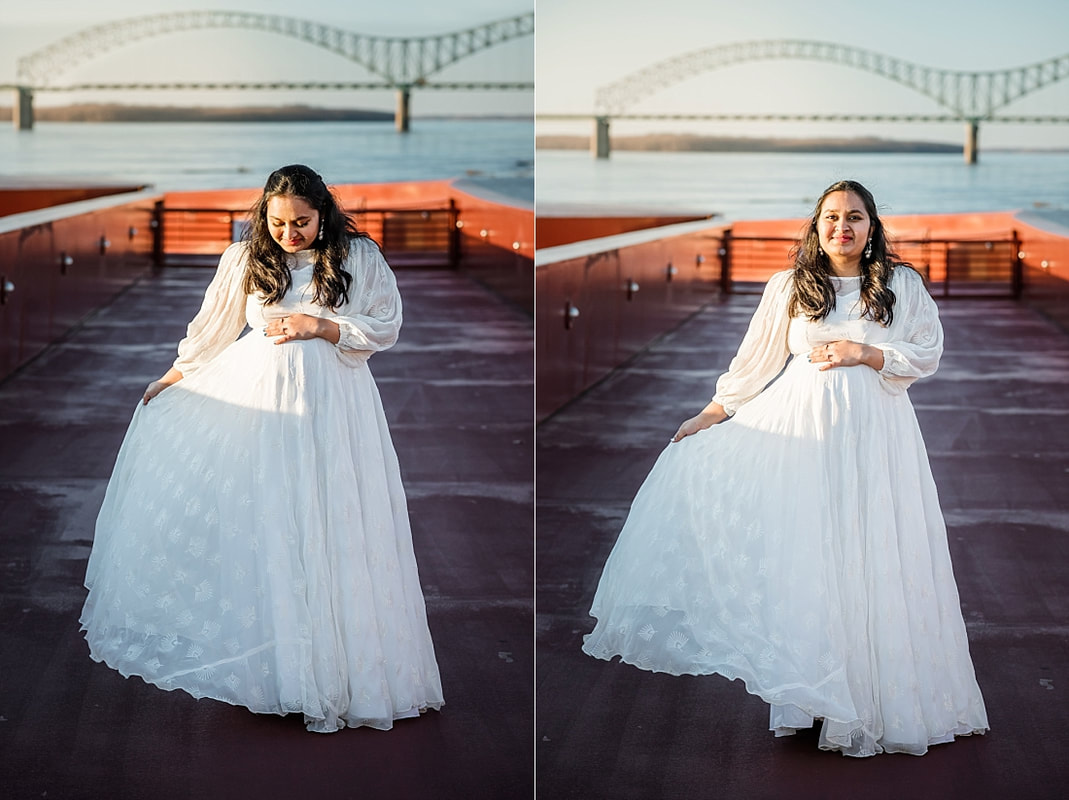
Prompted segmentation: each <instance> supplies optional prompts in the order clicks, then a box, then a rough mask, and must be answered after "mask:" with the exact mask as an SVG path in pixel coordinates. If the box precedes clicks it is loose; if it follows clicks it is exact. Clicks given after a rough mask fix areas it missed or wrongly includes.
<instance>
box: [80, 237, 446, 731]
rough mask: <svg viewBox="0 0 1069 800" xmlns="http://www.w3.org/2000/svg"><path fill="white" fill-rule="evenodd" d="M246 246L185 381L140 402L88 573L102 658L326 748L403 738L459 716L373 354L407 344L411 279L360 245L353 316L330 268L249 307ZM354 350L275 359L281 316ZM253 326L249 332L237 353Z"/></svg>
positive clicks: (194, 332)
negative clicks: (291, 718) (311, 323)
mask: <svg viewBox="0 0 1069 800" xmlns="http://www.w3.org/2000/svg"><path fill="white" fill-rule="evenodd" d="M246 260H247V251H246V245H245V244H244V243H238V244H234V245H232V246H231V247H229V248H228V249H227V250H226V252H225V253H224V254H223V256H222V258H221V260H220V263H219V268H218V271H217V273H216V275H215V278H214V279H213V280H212V282H211V285H210V286H209V287H208V290H207V292H206V294H205V298H204V304H203V306H202V308H201V310H200V312H199V313H198V314H197V316H196V318H195V319H194V320H193V321H192V322H191V323H190V325H189V328H188V334H187V336H186V338H185V339H184V340H183V341H182V342H181V344H180V345H179V350H178V352H179V355H178V359H177V361H175V367H176V368H177V369H178V370H179V371H180V372H181V373H182V374H183V375H184V378H183V379H182V380H181V381H179V382H178V383H176V384H174V385H173V386H171V387H169V388H167V389H165V390H164V391H163V392H161V393H160V394H159V395H158V396H157V397H155V398H154V399H153V400H152V401H151V402H149V403H148V405H145V406H142V405H141V404H140V403H139V404H138V406H137V409H136V411H135V412H134V416H133V420H132V422H131V423H130V428H129V430H128V431H127V434H126V438H125V440H124V441H123V444H122V448H121V450H120V451H119V455H118V459H117V461H116V464H115V469H114V472H113V474H112V476H111V481H110V483H109V484H108V489H107V494H106V497H105V500H104V504H103V507H102V508H101V510H100V515H99V517H98V519H97V526H96V537H95V540H94V543H93V551H92V555H91V556H90V559H89V566H88V571H87V575H86V586H87V587H88V588H89V596H88V599H87V600H86V602H85V607H84V609H83V611H82V616H81V623H82V629H83V630H84V631H85V633H86V639H87V641H88V643H89V647H90V651H91V654H92V657H93V659H94V660H97V661H104V662H105V663H107V664H108V665H109V666H111V667H113V668H114V669H116V670H118V671H119V672H120V673H121V674H122V675H124V676H130V675H138V676H140V677H141V678H143V679H144V680H145V681H147V682H149V683H152V684H155V685H156V686H159V687H160V688H162V689H168V690H170V689H182V690H184V691H186V692H188V693H190V694H191V695H193V696H194V697H197V698H200V697H209V698H214V699H216V700H222V701H225V702H228V703H232V704H235V705H240V706H245V707H247V708H248V709H250V710H251V711H255V712H259V713H273V714H288V713H301V714H303V715H304V719H305V723H306V725H307V727H308V729H309V730H312V731H318V732H332V731H335V730H338V729H339V728H343V727H345V726H350V727H356V726H360V725H366V726H370V727H374V728H381V729H388V728H390V727H392V725H393V721H394V720H395V719H400V718H404V717H411V716H417V715H418V714H419V712H420V711H422V710H426V709H428V708H432V709H437V708H440V707H441V705H442V702H443V701H442V689H441V683H440V679H439V675H438V668H437V665H436V662H435V657H434V649H433V646H432V643H431V637H430V632H429V630H428V627H427V619H426V612H425V608H424V601H423V594H422V591H421V589H420V584H419V577H418V575H417V572H416V561H415V555H414V553H413V550H412V537H411V531H410V528H409V521H408V511H407V506H406V501H405V495H404V490H403V488H402V486H401V479H400V471H399V468H398V463H397V458H396V455H395V453H394V449H393V445H392V443H391V440H390V434H389V430H388V429H387V426H386V419H385V416H384V414H383V409H382V404H381V402H380V400H379V395H378V390H377V389H376V387H375V382H374V380H373V379H372V376H371V372H370V371H369V370H368V366H367V360H368V357H369V356H370V355H371V353H372V352H375V351H379V350H384V349H386V348H388V347H390V346H391V345H392V344H393V343H394V342H395V341H396V339H397V334H398V330H399V328H400V326H401V303H400V297H399V295H398V293H397V287H396V283H395V282H394V277H393V273H392V272H391V271H390V269H389V267H388V266H387V264H386V262H385V260H384V259H383V257H382V254H381V253H380V251H379V249H378V247H376V246H375V244H374V243H372V242H370V241H369V240H367V239H362V238H358V239H354V240H353V241H352V247H351V252H350V257H349V259H348V262H347V264H346V265H345V269H346V270H347V271H348V272H349V273H350V274H351V275H352V276H353V282H352V285H351V287H350V289H349V302H348V303H346V304H344V305H343V306H342V307H340V308H338V309H335V310H331V309H328V308H324V307H323V306H320V305H316V304H314V303H313V302H312V297H313V287H312V254H311V252H309V251H302V252H300V253H297V254H296V255H294V256H291V257H290V265H291V275H292V282H293V285H292V287H291V289H290V290H289V292H287V294H286V296H285V298H284V299H283V300H282V302H280V303H277V304H274V305H264V304H263V303H262V302H261V300H260V299H259V298H258V296H257V295H249V296H246V295H245V293H244V290H243V288H242V279H243V275H244V271H245V265H246ZM291 314H309V315H313V316H318V317H325V318H328V319H331V320H333V321H334V322H336V323H337V324H338V326H339V328H340V331H341V339H340V341H339V342H338V344H337V345H336V346H335V345H333V344H331V343H330V342H328V341H326V340H324V339H318V338H317V339H312V340H308V341H292V342H287V343H284V344H280V345H276V344H274V341H275V338H277V337H265V336H264V334H263V329H264V326H265V325H266V324H267V321H268V320H269V319H272V318H277V317H282V316H288V315H291ZM246 323H247V324H248V325H249V326H250V327H251V329H252V330H251V331H250V332H249V333H248V334H247V335H245V336H243V337H241V338H237V337H238V336H239V334H240V333H241V332H242V330H243V329H244V328H245V325H246Z"/></svg>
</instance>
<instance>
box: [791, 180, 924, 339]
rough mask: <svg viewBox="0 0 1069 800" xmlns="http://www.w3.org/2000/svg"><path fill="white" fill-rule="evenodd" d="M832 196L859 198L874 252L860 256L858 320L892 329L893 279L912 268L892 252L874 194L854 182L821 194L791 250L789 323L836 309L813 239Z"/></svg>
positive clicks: (823, 257) (827, 265) (825, 264)
mask: <svg viewBox="0 0 1069 800" xmlns="http://www.w3.org/2000/svg"><path fill="white" fill-rule="evenodd" d="M832 192H853V193H854V194H855V195H857V196H858V197H860V198H861V202H862V203H863V204H864V206H865V211H866V213H868V215H869V221H870V224H871V228H870V229H869V235H870V236H871V237H872V250H871V253H870V254H869V255H864V254H863V255H862V256H861V287H860V288H861V315H862V317H868V318H869V319H871V320H873V321H874V322H879V323H880V324H881V325H884V326H887V325H890V324H891V322H892V320H894V316H895V313H894V308H895V293H894V292H893V291H891V276H892V275H893V274H894V271H895V270H896V269H898V268H899V267H905V268H907V269H912V268H913V265H912V264H909V263H908V262H905V261H902V259H900V258H899V257H898V255H897V254H896V253H895V252H894V250H893V249H892V248H891V244H890V242H889V241H888V240H887V234H886V232H885V230H884V227H883V221H882V220H881V219H880V215H879V213H878V212H877V210H876V201H875V199H873V197H872V193H871V192H870V191H869V190H868V189H866V188H865V187H864V186H862V185H861V184H860V183H858V182H857V181H837V182H836V183H833V184H832V185H831V186H829V187H828V188H827V189H825V190H824V193H823V194H822V195H821V196H820V199H819V200H817V205H816V208H814V209H813V215H812V216H811V217H810V218H809V221H808V222H807V223H806V226H805V228H804V229H803V231H802V235H801V239H800V241H799V243H798V244H797V245H795V247H794V248H793V249H792V250H791V257H792V259H793V260H794V289H793V290H792V292H791V300H790V305H789V307H788V308H789V311H790V314H791V316H792V317H794V316H799V315H804V316H806V317H808V318H809V319H811V320H819V319H824V317H826V316H828V314H829V313H831V311H832V309H834V308H835V287H834V286H833V285H832V281H831V278H832V275H834V272H833V270H832V268H831V262H830V261H829V259H828V256H827V254H826V253H825V252H824V250H823V249H821V247H820V238H819V236H818V235H817V223H818V221H819V220H820V212H821V208H822V207H823V205H824V200H825V199H826V198H827V197H828V195H829V194H831V193H832Z"/></svg>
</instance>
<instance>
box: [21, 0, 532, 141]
mask: <svg viewBox="0 0 1069 800" xmlns="http://www.w3.org/2000/svg"><path fill="white" fill-rule="evenodd" d="M217 28H240V29H243V30H258V31H264V32H268V33H275V34H279V35H282V36H287V37H290V38H293V39H298V40H300V41H302V42H306V43H308V44H311V45H314V46H316V47H320V48H322V49H324V50H328V51H329V52H331V53H334V54H336V55H339V56H341V57H343V58H345V59H348V60H349V61H352V62H354V63H356V64H359V65H360V66H361V67H363V68H364V69H366V70H367V71H368V72H370V73H371V74H372V75H374V76H376V77H377V78H378V79H379V80H378V81H377V82H376V81H347V82H346V81H343V82H327V81H305V82H283V81H268V82H259V83H251V82H247V81H242V82H237V81H219V82H188V81H187V82H182V81H175V82H166V83H145V82H140V83H138V82H130V83H114V82H112V83H80V84H69V85H57V84H56V83H55V79H56V78H57V76H59V75H62V74H63V73H65V72H68V71H70V70H71V69H73V68H74V67H76V66H78V65H79V64H82V63H84V62H85V61H88V60H91V59H93V58H96V57H97V56H99V55H101V54H102V53H105V52H107V51H109V50H114V49H116V48H118V47H123V46H125V45H127V44H130V43H131V42H136V41H140V40H142V39H147V38H150V37H155V36H163V35H166V34H171V33H180V32H184V31H193V30H204V29H217ZM533 34H534V13H533V12H532V13H527V14H521V15H519V16H514V17H508V18H506V19H500V20H495V21H493V22H488V23H486V24H483V25H478V26H476V27H472V28H465V29H463V30H458V31H453V32H451V33H443V34H439V35H436V36H420V37H398V36H367V35H364V34H360V33H354V32H353V31H347V30H343V29H341V28H335V27H332V26H329V25H323V24H321V23H317V22H312V21H310V20H307V19H297V18H294V17H284V16H279V15H275V14H257V13H253V12H245V11H181V12H173V13H166V14H149V15H146V16H141V17H132V18H129V19H123V20H116V21H113V22H107V23H103V24H101V25H96V26H94V27H91V28H86V29H85V30H82V31H79V32H77V33H74V34H72V35H70V36H67V37H65V38H63V39H60V40H58V41H56V42H53V43H52V44H50V45H48V46H47V47H44V48H42V49H41V50H38V51H36V52H34V53H31V54H30V55H28V56H25V57H23V58H20V59H19V61H18V65H17V75H18V82H19V86H17V87H15V88H16V90H17V92H18V95H19V97H18V100H17V102H16V108H17V109H18V111H17V113H16V117H17V118H16V126H17V127H20V128H30V127H32V125H33V108H32V96H33V93H34V92H40V91H84V90H94V89H122V90H125V89H150V90H159V89H393V90H396V91H397V95H398V98H397V117H396V119H397V128H398V130H400V131H406V130H408V124H409V96H410V93H411V90H412V89H413V88H419V89H436V90H499V91H500V90H521V91H523V90H533V89H534V83H533V82H524V81H437V82H433V81H431V80H430V78H431V77H432V76H433V75H435V74H437V73H439V72H441V71H442V70H444V69H445V68H446V67H448V66H450V65H452V64H455V63H457V62H458V61H461V60H462V59H464V58H467V57H469V56H472V55H474V54H476V53H478V52H481V51H483V50H488V49H489V48H491V47H495V46H497V45H499V44H502V43H504V42H507V41H510V40H512V39H518V38H520V37H524V36H531V35H533Z"/></svg>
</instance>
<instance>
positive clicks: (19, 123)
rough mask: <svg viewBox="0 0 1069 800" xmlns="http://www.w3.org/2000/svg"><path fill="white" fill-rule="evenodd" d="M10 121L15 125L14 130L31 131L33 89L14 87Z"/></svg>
mask: <svg viewBox="0 0 1069 800" xmlns="http://www.w3.org/2000/svg"><path fill="white" fill-rule="evenodd" d="M11 120H12V122H14V123H15V130H18V131H32V130H33V89H30V88H29V87H27V86H16V87H15V97H14V103H12V114H11Z"/></svg>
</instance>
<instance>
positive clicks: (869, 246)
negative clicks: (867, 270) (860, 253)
mask: <svg viewBox="0 0 1069 800" xmlns="http://www.w3.org/2000/svg"><path fill="white" fill-rule="evenodd" d="M865 258H872V238H871V237H869V243H868V244H867V245H866V246H865Z"/></svg>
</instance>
